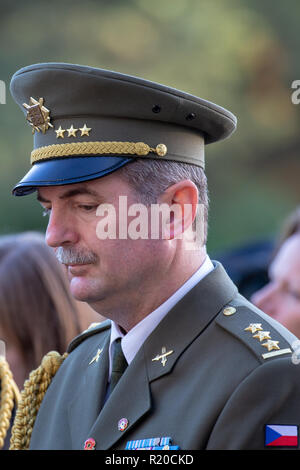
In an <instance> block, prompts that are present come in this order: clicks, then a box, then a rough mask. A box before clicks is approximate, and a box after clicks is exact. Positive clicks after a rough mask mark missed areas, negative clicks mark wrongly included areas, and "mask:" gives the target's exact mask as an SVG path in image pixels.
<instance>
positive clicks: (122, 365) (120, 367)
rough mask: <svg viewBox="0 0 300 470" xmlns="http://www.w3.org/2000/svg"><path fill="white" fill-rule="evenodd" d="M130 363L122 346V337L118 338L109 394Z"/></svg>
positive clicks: (115, 344)
mask: <svg viewBox="0 0 300 470" xmlns="http://www.w3.org/2000/svg"><path fill="white" fill-rule="evenodd" d="M127 366H128V363H127V361H126V359H125V356H124V354H123V351H122V347H121V338H118V339H116V341H115V343H114V352H113V360H112V371H111V377H110V384H109V388H108V395H110V394H111V392H112V391H113V389H114V388H115V386H116V385H117V383H118V382H119V380H120V378H121V376H122V374H123V372H124V371H125V369H126V367H127Z"/></svg>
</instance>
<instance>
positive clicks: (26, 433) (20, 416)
mask: <svg viewBox="0 0 300 470" xmlns="http://www.w3.org/2000/svg"><path fill="white" fill-rule="evenodd" d="M67 355H68V354H67V353H65V354H63V355H62V356H61V355H60V354H59V353H58V352H56V351H50V352H49V353H48V354H46V356H44V358H43V360H42V363H41V365H40V366H39V367H38V368H37V369H35V370H34V371H32V372H31V373H30V375H29V378H28V380H26V382H25V383H24V389H23V390H22V392H21V399H20V403H19V406H18V409H17V413H16V417H15V420H14V425H13V428H12V432H11V440H10V448H9V450H27V449H28V448H29V443H30V439H31V434H32V430H33V426H34V423H35V419H36V416H37V413H38V411H39V408H40V405H41V403H42V400H43V398H44V395H45V393H46V391H47V388H48V387H49V385H50V383H51V380H52V379H53V377H54V376H55V374H56V372H57V371H58V369H59V367H60V366H61V364H62V363H63V361H64V360H65V358H66V357H67Z"/></svg>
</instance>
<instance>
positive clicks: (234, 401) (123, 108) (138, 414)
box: [11, 63, 300, 450]
mask: <svg viewBox="0 0 300 470" xmlns="http://www.w3.org/2000/svg"><path fill="white" fill-rule="evenodd" d="M11 92H12V95H13V97H14V99H15V101H16V102H17V104H19V105H20V107H21V109H22V110H23V111H24V113H25V116H26V119H27V121H28V123H29V125H30V127H31V129H32V132H33V134H34V149H33V151H32V153H31V169H30V170H29V172H28V173H27V174H26V175H25V176H24V178H23V179H22V180H21V181H20V182H19V183H18V184H17V185H16V186H15V188H14V189H13V193H14V194H15V195H16V196H23V195H26V194H29V193H32V192H33V191H36V193H37V199H38V200H39V202H40V203H41V205H42V206H43V208H44V210H45V211H46V213H47V214H48V215H49V223H48V228H47V233H46V240H47V243H48V244H49V245H50V246H52V247H53V248H54V250H55V252H56V255H57V257H58V259H59V260H60V261H61V262H62V263H63V264H64V266H65V268H66V271H67V273H68V276H69V280H70V288H71V291H72V294H73V295H74V297H75V298H76V299H78V300H81V301H87V302H88V303H89V304H90V305H91V306H92V307H93V308H94V309H95V310H96V311H97V312H99V313H100V314H101V315H103V316H105V317H106V318H107V320H106V321H104V322H102V323H100V324H98V325H94V326H92V327H91V328H89V329H88V330H87V331H85V332H84V333H82V334H81V335H80V336H78V337H76V338H75V339H74V340H73V341H72V342H71V344H70V345H69V348H68V351H67V356H66V357H65V358H64V360H63V361H62V363H61V365H60V367H59V368H58V370H55V372H53V373H52V376H54V377H53V379H52V382H51V384H50V386H49V388H48V390H47V392H46V394H45V396H44V398H43V400H42V403H41V405H40V408H39V411H38V414H37V417H36V420H35V423H34V426H33V431H32V435H31V440H30V447H29V448H30V449H88V450H94V449H99V450H107V449H136V448H143V449H162V448H164V449H171V450H172V449H189V450H193V449H268V448H274V447H275V446H276V447H280V448H298V445H299V444H298V424H299V419H300V406H299V396H300V395H299V392H300V380H299V378H300V376H299V370H298V368H297V366H296V362H297V361H293V350H292V343H293V341H295V337H294V336H293V335H292V334H291V333H290V332H289V331H288V330H286V329H285V328H283V327H281V326H280V325H279V324H278V323H276V322H275V321H273V320H272V319H271V318H269V317H268V316H267V315H266V314H264V313H263V312H261V311H260V310H258V309H257V308H255V307H254V306H253V305H251V304H250V303H249V302H247V301H246V299H245V298H243V297H242V296H241V295H239V293H238V291H237V288H236V287H235V285H234V284H233V283H232V281H231V280H230V279H229V277H228V275H227V274H226V272H225V270H224V269H223V267H222V266H221V265H220V264H219V263H218V262H213V261H211V259H210V258H209V256H208V254H207V252H206V231H207V230H206V227H207V199H208V198H207V188H206V178H205V174H204V146H205V144H209V143H213V142H217V141H220V140H222V139H225V138H227V137H229V136H230V135H231V134H232V132H233V131H234V130H235V127H236V118H235V116H234V115H233V114H232V113H230V112H229V111H227V110H225V109H223V108H221V107H220V106H217V105H216V104H213V103H211V102H208V101H206V100H204V99H201V98H198V97H195V96H192V95H189V94H187V93H183V92H181V91H178V90H176V89H172V88H169V87H166V86H162V85H159V84H157V83H153V82H150V81H146V80H143V79H140V78H136V77H132V76H127V75H123V74H120V73H115V72H110V71H105V70H102V69H96V68H91V67H86V66H79V65H72V64H64V63H45V64H36V65H32V66H28V67H25V68H23V69H21V70H19V71H18V72H16V74H15V75H14V76H13V78H12V82H11ZM121 197H122V198H124V199H122V200H121ZM124 200H126V203H127V206H126V207H127V208H128V207H129V209H128V211H127V212H126V210H125V209H124V205H122V204H123V202H124ZM120 201H121V202H122V204H121V203H120ZM155 203H159V204H161V205H164V207H166V206H167V207H169V208H171V207H173V206H174V205H175V207H176V208H179V209H180V210H178V211H177V210H175V209H174V210H173V211H170V212H169V216H168V217H167V224H166V225H163V224H161V225H159V228H158V231H157V232H156V236H152V235H153V234H152V232H151V233H150V228H149V227H150V225H147V224H146V221H148V219H149V218H150V215H152V212H151V211H150V209H152V206H153V205H154V204H155ZM136 204H140V206H139V207H140V213H141V214H144V217H141V218H138V221H139V224H140V225H143V224H144V225H145V224H146V227H143V229H140V232H139V235H140V236H137V233H136V232H135V236H128V233H129V232H130V230H129V229H130V228H131V229H132V225H130V224H131V223H132V222H133V221H134V222H135V224H136V225H137V220H134V219H133V216H134V215H135V214H136V212H134V210H133V209H136ZM141 206H142V207H141ZM145 207H146V213H145V211H144V208H145ZM186 208H187V209H186ZM104 209H106V212H105V210H104ZM110 209H114V211H115V212H113V211H110ZM143 211H144V212H143ZM198 220H200V227H201V230H200V232H201V234H202V235H201V237H200V238H199V237H198V238H197V236H196V235H195V234H197V230H196V231H195V230H193V228H195V226H196V225H197V221H198ZM112 222H113V224H112ZM105 225H106V228H107V227H109V229H110V232H109V233H110V235H111V234H113V235H115V236H105V230H104V226H105ZM166 227H168V230H166ZM191 229H192V230H191ZM191 232H192V235H193V237H192V238H191V237H190V234H191ZM149 233H150V235H151V236H148V235H149ZM124 234H125V235H124ZM41 314H42V312H41ZM27 388H28V389H29V387H27ZM27 403H30V400H27ZM35 403H36V402H35ZM24 409H25V408H22V410H24ZM24 414H25V412H24Z"/></svg>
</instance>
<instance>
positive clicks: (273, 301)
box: [251, 282, 279, 318]
mask: <svg viewBox="0 0 300 470" xmlns="http://www.w3.org/2000/svg"><path fill="white" fill-rule="evenodd" d="M277 291H278V289H277V287H276V285H275V284H274V283H273V282H269V284H267V285H266V286H264V287H263V288H262V289H260V290H259V291H257V292H255V294H253V296H252V298H251V301H252V302H253V303H254V305H256V306H257V307H258V308H260V309H261V310H262V311H263V312H265V313H267V314H268V315H270V316H271V317H274V318H275V317H276V313H277V310H278V305H279V302H278V300H279V299H278V296H277Z"/></svg>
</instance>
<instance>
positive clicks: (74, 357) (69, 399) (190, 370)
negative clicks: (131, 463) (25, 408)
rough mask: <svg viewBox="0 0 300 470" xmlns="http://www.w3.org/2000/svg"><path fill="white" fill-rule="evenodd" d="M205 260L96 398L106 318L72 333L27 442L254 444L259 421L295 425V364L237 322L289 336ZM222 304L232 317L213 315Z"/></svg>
mask: <svg viewBox="0 0 300 470" xmlns="http://www.w3.org/2000/svg"><path fill="white" fill-rule="evenodd" d="M214 264H215V268H214V270H213V271H212V272H211V273H209V274H208V275H207V276H206V277H205V278H204V279H203V280H202V281H201V282H200V283H199V284H198V285H197V286H195V287H194V288H193V289H192V290H191V291H190V292H189V293H188V294H187V295H186V296H185V297H184V298H183V299H181V300H180V302H178V303H177V304H176V306H175V307H174V308H173V309H172V310H171V311H170V312H169V313H168V314H167V316H166V317H165V318H164V319H163V320H162V321H161V323H160V324H159V325H158V326H157V327H156V329H155V330H154V332H153V333H152V334H151V335H150V336H149V337H148V338H147V340H146V341H145V343H144V344H143V346H142V347H141V348H140V350H139V352H138V353H137V355H136V357H135V358H134V360H133V362H132V363H131V364H130V365H129V366H128V367H127V369H126V371H125V372H124V374H123V376H122V377H121V379H120V380H119V382H118V384H117V386H116V387H115V389H114V391H113V393H112V394H111V395H110V396H109V398H108V399H107V400H106V401H105V393H106V387H107V374H108V346H109V338H110V322H109V321H105V322H104V323H103V324H100V325H99V326H98V327H95V328H92V329H91V330H89V331H87V332H85V333H83V334H82V335H80V336H79V337H77V338H75V339H74V340H73V342H72V343H71V344H70V347H69V356H68V358H67V359H66V360H65V361H64V363H63V365H62V366H61V368H60V369H59V371H58V373H57V375H56V376H55V378H54V380H53V382H52V383H51V385H50V387H49V389H48V391H47V393H46V395H45V398H44V400H43V402H42V405H41V408H40V411H39V413H38V416H37V420H36V423H35V426H34V429H33V434H32V439H31V445H30V448H31V449H83V448H84V442H85V440H86V439H88V438H90V437H91V438H93V439H94V440H95V442H96V444H95V448H96V450H97V449H98V450H101V449H124V448H125V446H126V442H127V441H128V440H137V439H147V438H152V437H164V436H169V437H171V438H172V440H173V444H174V445H177V446H179V447H180V449H189V450H194V449H264V428H265V425H266V424H285V425H288V424H297V425H298V424H299V421H300V406H299V396H300V372H299V366H297V365H295V364H294V363H293V362H292V354H291V353H288V354H283V355H281V356H278V357H276V356H275V357H270V358H268V359H264V357H263V354H265V353H267V349H266V348H265V347H263V345H262V342H260V341H259V340H258V339H257V338H254V334H252V333H251V331H249V330H247V328H248V326H249V325H250V324H253V323H254V324H257V323H258V324H261V325H262V328H263V330H266V331H268V332H269V334H270V336H271V338H272V340H273V341H279V343H278V346H279V347H280V350H284V349H288V348H291V342H293V341H294V340H295V337H294V336H293V335H292V334H291V333H290V332H288V331H287V330H286V329H285V328H283V327H282V326H280V325H278V324H277V323H276V322H274V321H273V320H272V319H270V317H268V316H267V315H266V314H264V313H262V312H260V311H259V310H258V309H256V308H255V307H254V306H252V305H251V304H250V303H249V302H248V301H247V300H246V299H244V298H243V297H242V296H241V295H239V294H238V291H237V289H236V287H235V286H234V284H233V283H232V281H231V280H230V279H229V277H228V276H227V274H226V272H225V271H224V269H223V268H222V266H221V265H220V264H219V263H214ZM228 306H231V307H234V308H235V312H234V313H233V314H232V315H224V313H223V310H224V308H225V307H228ZM99 348H101V349H102V348H103V352H102V354H101V356H100V358H99V360H98V361H97V362H96V361H93V362H92V363H91V364H90V362H91V359H92V358H93V357H95V354H96V352H97V351H98V349H99ZM162 348H165V349H166V351H165V352H169V351H173V352H172V353H170V354H169V355H168V356H167V361H166V363H165V364H164V365H163V363H162V361H156V360H154V361H153V359H154V358H155V357H156V356H157V355H160V354H161V352H162ZM122 418H126V419H127V420H128V426H127V428H126V429H125V430H124V431H120V430H119V428H118V423H119V421H120V420H121V419H122Z"/></svg>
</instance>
